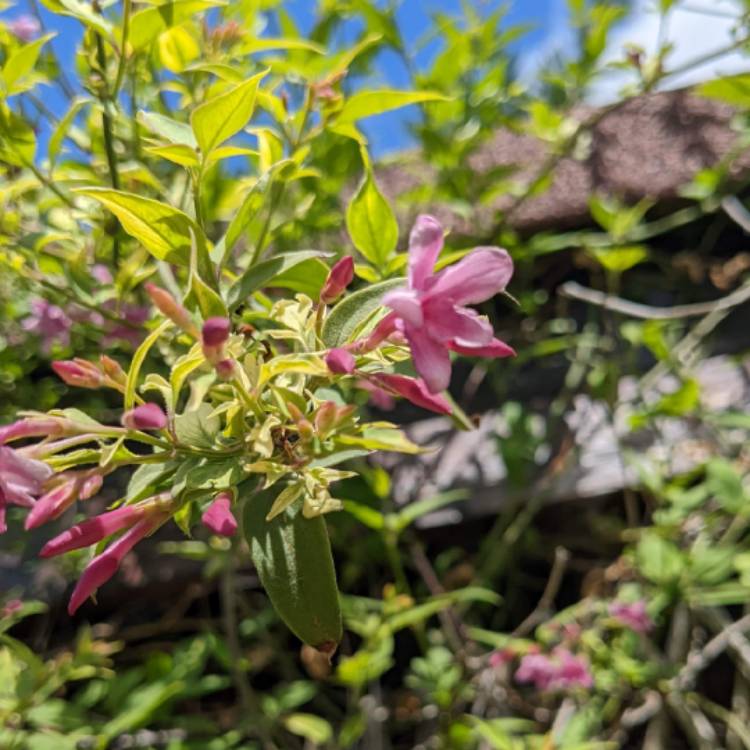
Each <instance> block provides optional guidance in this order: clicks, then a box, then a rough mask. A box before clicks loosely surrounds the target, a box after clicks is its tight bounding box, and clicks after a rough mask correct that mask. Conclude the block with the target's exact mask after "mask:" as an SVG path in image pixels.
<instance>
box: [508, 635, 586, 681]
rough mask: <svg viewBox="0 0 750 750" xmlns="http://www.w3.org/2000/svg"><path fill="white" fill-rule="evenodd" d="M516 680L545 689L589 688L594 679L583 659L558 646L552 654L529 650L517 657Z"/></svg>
mask: <svg viewBox="0 0 750 750" xmlns="http://www.w3.org/2000/svg"><path fill="white" fill-rule="evenodd" d="M515 677H516V681H517V682H523V683H531V684H533V685H534V687H535V688H536V689H537V690H539V691H541V692H545V691H548V690H566V689H570V688H575V687H582V688H591V687H593V685H594V678H593V676H592V674H591V671H590V669H589V666H588V664H587V662H586V661H585V659H583V658H582V657H580V656H576V655H575V654H573V653H572V652H570V651H568V649H566V648H563V647H561V646H558V647H557V648H556V649H555V650H554V651H553V652H552V654H550V655H548V654H540V653H536V652H535V653H529V654H525V655H524V656H523V657H522V658H521V663H520V664H519V666H518V669H517V670H516V675H515Z"/></svg>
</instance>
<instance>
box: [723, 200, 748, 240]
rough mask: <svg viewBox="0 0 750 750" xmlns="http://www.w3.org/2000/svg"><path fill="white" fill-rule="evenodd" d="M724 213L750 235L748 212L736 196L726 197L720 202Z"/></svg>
mask: <svg viewBox="0 0 750 750" xmlns="http://www.w3.org/2000/svg"><path fill="white" fill-rule="evenodd" d="M721 207H722V208H723V209H724V213H725V214H726V215H727V216H728V217H729V218H730V219H731V220H732V221H733V222H734V223H735V224H738V225H739V226H740V227H742V229H744V230H745V231H746V232H748V233H749V234H750V212H748V210H747V209H746V208H745V206H744V204H743V203H742V202H741V201H740V199H739V198H738V197H737V196H736V195H727V196H725V197H724V198H722V200H721Z"/></svg>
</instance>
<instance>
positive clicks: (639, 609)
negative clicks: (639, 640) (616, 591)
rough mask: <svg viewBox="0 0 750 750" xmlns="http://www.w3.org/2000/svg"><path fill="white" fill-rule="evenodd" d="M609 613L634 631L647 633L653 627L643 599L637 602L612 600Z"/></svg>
mask: <svg viewBox="0 0 750 750" xmlns="http://www.w3.org/2000/svg"><path fill="white" fill-rule="evenodd" d="M609 614H610V616H612V617H614V618H615V619H616V620H618V621H619V623H620V624H621V625H624V626H625V627H626V628H630V629H631V630H633V631H635V632H636V633H648V631H649V630H651V628H653V627H654V623H653V621H652V620H651V618H650V617H649V616H648V612H647V611H646V602H645V601H644V600H643V599H639V600H638V601H637V602H612V603H611V604H610V605H609Z"/></svg>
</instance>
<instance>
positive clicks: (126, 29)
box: [112, 0, 133, 99]
mask: <svg viewBox="0 0 750 750" xmlns="http://www.w3.org/2000/svg"><path fill="white" fill-rule="evenodd" d="M132 10H133V2H132V0H125V5H124V8H123V13H122V37H121V38H120V61H119V63H118V64H117V75H116V76H115V85H114V87H113V88H112V99H117V94H118V93H119V91H120V87H121V86H122V79H123V77H124V75H125V64H126V62H127V59H128V56H127V46H128V37H129V36H130V15H131V12H132Z"/></svg>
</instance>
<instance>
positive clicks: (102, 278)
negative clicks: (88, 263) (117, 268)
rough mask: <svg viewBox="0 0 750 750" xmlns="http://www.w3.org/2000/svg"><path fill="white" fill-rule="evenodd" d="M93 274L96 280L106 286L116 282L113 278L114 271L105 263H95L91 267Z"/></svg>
mask: <svg viewBox="0 0 750 750" xmlns="http://www.w3.org/2000/svg"><path fill="white" fill-rule="evenodd" d="M91 276H92V277H93V279H94V280H95V281H98V282H99V283H100V284H103V285H104V286H109V284H112V283H114V279H113V278H112V272H111V271H110V270H109V268H107V266H105V265H104V263H94V265H93V266H92V267H91Z"/></svg>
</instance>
